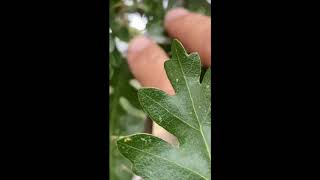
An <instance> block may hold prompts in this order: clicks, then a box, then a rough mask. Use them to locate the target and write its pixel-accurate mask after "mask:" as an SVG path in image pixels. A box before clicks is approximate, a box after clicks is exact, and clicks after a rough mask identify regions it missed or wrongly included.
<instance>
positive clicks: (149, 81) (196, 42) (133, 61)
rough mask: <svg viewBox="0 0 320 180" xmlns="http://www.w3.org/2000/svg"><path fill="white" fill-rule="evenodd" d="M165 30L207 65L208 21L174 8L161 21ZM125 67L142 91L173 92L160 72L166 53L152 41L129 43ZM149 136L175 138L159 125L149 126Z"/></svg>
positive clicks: (172, 139) (209, 25)
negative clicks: (146, 88) (153, 88)
mask: <svg viewBox="0 0 320 180" xmlns="http://www.w3.org/2000/svg"><path fill="white" fill-rule="evenodd" d="M164 25H165V29H166V31H167V32H168V34H169V35H170V36H171V37H172V38H176V39H178V40H179V41H181V42H182V44H183V45H184V46H185V48H186V49H187V50H188V51H189V52H198V53H199V55H200V57H201V63H202V64H203V65H204V66H206V67H208V66H210V65H211V18H210V17H207V16H204V15H200V14H196V13H191V12H189V11H187V10H185V9H182V8H178V9H173V10H171V11H169V12H168V13H167V15H166V17H165V22H164ZM127 59H128V64H129V67H130V70H131V72H132V74H133V75H134V77H135V78H136V79H137V80H138V81H139V82H140V83H141V85H142V86H143V87H155V88H159V89H161V90H163V91H165V92H167V93H168V94H170V95H174V89H173V87H172V86H171V84H170V81H169V79H168V77H167V75H166V72H165V70H164V62H165V61H166V60H168V59H169V57H168V56H167V54H166V52H165V51H164V50H163V49H161V47H160V46H158V45H157V44H156V43H155V42H153V41H152V40H150V39H148V38H146V37H143V36H139V37H136V38H134V39H133V40H132V41H131V42H130V43H129V49H128V57H127ZM152 134H154V135H155V136H157V137H160V138H162V139H164V140H166V141H168V142H170V143H174V141H175V138H174V136H173V135H171V134H169V133H168V132H167V131H166V130H164V129H163V128H162V127H160V126H159V125H157V124H155V123H153V129H152Z"/></svg>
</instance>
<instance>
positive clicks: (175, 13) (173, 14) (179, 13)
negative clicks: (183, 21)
mask: <svg viewBox="0 0 320 180" xmlns="http://www.w3.org/2000/svg"><path fill="white" fill-rule="evenodd" d="M188 14H189V11H188V10H186V9H184V8H175V9H171V10H169V11H168V12H167V14H166V16H165V19H164V24H165V26H168V25H169V23H170V22H172V21H174V20H175V19H178V18H181V17H183V16H186V15H188Z"/></svg>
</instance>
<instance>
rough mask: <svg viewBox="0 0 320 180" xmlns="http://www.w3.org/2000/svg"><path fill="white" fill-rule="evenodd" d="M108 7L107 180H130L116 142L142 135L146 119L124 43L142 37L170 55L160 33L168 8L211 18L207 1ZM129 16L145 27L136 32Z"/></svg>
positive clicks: (123, 2) (145, 1)
mask: <svg viewBox="0 0 320 180" xmlns="http://www.w3.org/2000/svg"><path fill="white" fill-rule="evenodd" d="M109 3H110V10H109V13H110V14H109V60H110V61H109V85H110V87H109V96H110V102H109V121H110V122H109V125H110V126H109V127H110V149H109V150H110V151H109V152H110V154H109V157H110V162H109V164H110V179H111V180H129V179H132V177H133V174H132V172H131V164H130V162H129V161H128V160H127V159H125V158H124V157H123V156H122V155H120V153H119V151H118V149H117V147H116V144H115V140H116V139H118V138H119V137H121V136H125V135H129V134H133V133H138V132H143V131H144V124H145V119H146V115H145V114H144V113H143V111H142V110H141V107H140V104H139V102H138V98H137V86H139V84H138V83H137V82H136V81H135V80H134V78H133V76H132V74H131V73H130V71H129V68H128V65H127V62H126V58H125V52H126V46H127V43H128V42H129V41H130V39H132V38H133V37H135V36H137V35H140V34H144V35H146V36H148V37H149V38H151V39H153V40H154V41H155V42H157V43H158V44H159V45H160V46H161V47H162V48H163V49H164V50H165V51H166V52H168V54H170V52H169V50H170V44H171V40H170V38H169V37H168V36H167V34H166V32H165V31H164V29H163V20H164V16H165V14H166V12H167V11H168V10H170V9H171V8H175V7H184V8H187V9H189V10H190V11H194V12H199V13H202V14H206V15H211V6H210V3H208V1H206V0H163V1H162V0H110V1H109ZM131 15H134V16H135V17H138V19H139V20H140V21H141V22H143V23H145V27H144V28H143V29H137V28H136V27H134V26H132V25H130V23H132V21H133V19H130V17H131ZM136 19H137V18H136ZM144 21H146V22H144ZM143 23H142V24H143Z"/></svg>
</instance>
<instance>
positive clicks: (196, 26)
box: [164, 8, 211, 66]
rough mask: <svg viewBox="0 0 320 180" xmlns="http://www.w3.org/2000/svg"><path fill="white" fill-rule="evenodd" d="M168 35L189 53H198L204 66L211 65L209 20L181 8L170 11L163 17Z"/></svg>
mask: <svg viewBox="0 0 320 180" xmlns="http://www.w3.org/2000/svg"><path fill="white" fill-rule="evenodd" d="M164 24H165V28H166V30H167V32H168V34H169V35H170V36H171V37H173V38H177V39H178V40H180V41H181V42H182V44H183V45H184V46H185V47H186V49H188V50H189V51H191V52H198V53H199V55H200V57H201V62H202V64H203V65H205V66H210V65H211V18H210V17H208V16H204V15H201V14H197V13H192V12H189V11H187V10H185V9H183V8H177V9H173V10H170V11H169V12H168V13H167V14H166V17H165V23H164Z"/></svg>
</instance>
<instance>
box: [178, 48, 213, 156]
mask: <svg viewBox="0 0 320 180" xmlns="http://www.w3.org/2000/svg"><path fill="white" fill-rule="evenodd" d="M174 49H175V51H176V55H177V60H178V63H179V66H180V70H181V73H182V76H183V79H184V81H185V83H186V87H187V90H188V94H189V97H190V100H191V105H192V108H193V111H194V113H195V115H196V119H197V121H198V123H199V128H200V133H201V136H202V140H203V142H204V144H205V146H206V150H207V153H208V156H209V159H210V160H211V154H210V151H209V147H208V144H207V142H206V140H205V137H204V134H203V130H202V126H201V123H200V120H199V117H198V114H197V111H196V109H195V107H194V102H193V99H192V96H191V91H190V88H189V84H188V82H187V80H186V76H185V74H184V71H183V69H182V64H181V62H180V58H179V53H178V50H177V45H174Z"/></svg>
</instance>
